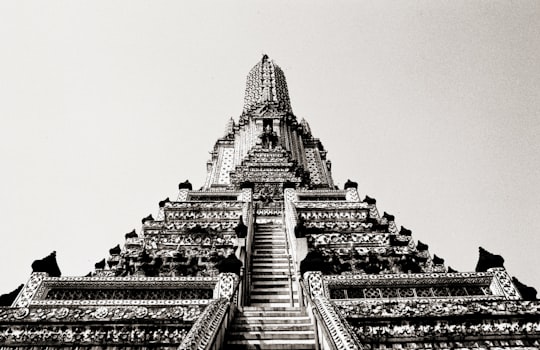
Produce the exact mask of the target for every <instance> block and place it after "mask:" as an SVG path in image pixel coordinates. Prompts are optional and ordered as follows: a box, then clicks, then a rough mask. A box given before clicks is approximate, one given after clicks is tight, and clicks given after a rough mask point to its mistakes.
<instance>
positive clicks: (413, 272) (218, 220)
mask: <svg viewBox="0 0 540 350" xmlns="http://www.w3.org/2000/svg"><path fill="white" fill-rule="evenodd" d="M207 167H208V175H207V178H206V181H205V183H204V186H203V187H202V188H201V189H200V190H198V191H194V190H193V189H192V185H191V184H190V183H189V182H188V181H186V182H183V183H181V184H180V185H179V195H178V197H177V200H176V201H171V200H169V198H167V199H165V200H163V201H161V202H160V203H159V206H158V208H157V214H156V216H155V219H154V217H153V216H152V215H149V216H148V217H145V218H144V219H143V220H142V229H141V230H140V231H139V232H136V231H135V230H133V231H132V232H129V233H127V234H125V241H124V244H123V245H118V246H116V247H113V248H111V249H110V251H109V256H108V258H107V259H104V260H102V261H99V262H97V263H96V265H95V270H94V271H92V272H91V273H90V274H88V276H85V277H58V275H59V273H58V272H57V271H58V268H57V267H56V269H54V268H53V269H49V268H48V267H47V266H48V265H47V264H49V263H50V260H51V259H52V260H54V255H52V258H51V257H48V258H47V259H48V260H47V261H46V262H43V261H42V262H38V263H36V264H35V265H33V268H34V271H35V272H34V273H32V274H31V276H30V278H29V280H28V282H27V283H26V285H25V286H24V287H23V288H22V289H21V290H20V292H19V293H18V295H17V296H16V298H15V299H14V300H13V301H12V302H10V305H9V306H6V307H0V344H1V345H2V347H3V348H6V349H10V348H21V349H22V348H29V347H36V348H37V347H39V348H51V349H52V348H60V347H61V348H66V347H72V348H79V349H91V348H98V347H99V348H110V349H116V348H125V347H129V348H133V349H150V348H151V349H158V348H159V349H219V348H220V347H221V346H222V344H223V339H224V337H225V334H226V333H227V331H228V329H229V328H228V326H229V324H230V322H231V320H233V319H234V314H235V310H236V309H237V308H239V309H242V308H243V307H245V306H248V305H249V304H250V297H249V293H250V276H251V271H249V270H246V269H250V268H251V260H250V256H251V252H252V247H251V245H252V242H253V237H254V232H255V231H257V227H258V225H259V226H264V225H267V226H266V227H267V228H266V229H267V230H268V227H270V226H271V227H272V229H280V228H283V229H282V231H281V232H283V231H285V235H286V244H285V248H284V249H286V255H287V258H286V259H285V260H286V262H287V263H286V264H287V266H289V267H288V269H290V271H292V272H293V273H292V275H291V274H289V275H290V276H289V277H288V278H289V282H288V283H290V286H291V302H293V301H292V300H293V297H292V296H293V294H294V295H295V296H296V299H298V300H299V305H293V306H294V307H297V308H301V309H302V310H304V311H305V310H307V313H308V314H309V316H310V317H311V320H312V322H313V327H315V328H316V329H317V339H316V340H317V342H318V343H319V344H320V348H322V349H326V348H332V349H435V348H436V349H472V348H482V349H537V348H540V343H539V340H540V302H538V301H536V300H524V298H523V296H522V295H521V293H520V290H518V288H517V287H516V284H514V283H513V281H512V279H511V277H510V275H509V274H508V272H507V271H506V270H505V269H504V267H502V262H501V261H500V260H501V259H502V258H501V259H498V260H497V259H495V258H496V257H495V258H493V257H494V256H493V255H491V254H489V253H487V252H485V251H484V253H482V251H481V254H484V255H483V257H484V260H483V261H482V264H481V268H479V269H478V271H475V272H456V271H453V270H451V269H449V268H447V267H446V265H445V264H444V260H443V259H441V258H440V257H437V256H436V255H432V254H431V253H430V252H429V249H428V248H429V247H428V245H427V244H425V243H422V242H419V241H415V240H414V239H413V236H412V232H411V231H410V230H409V229H407V228H405V227H403V226H398V225H397V224H396V221H395V217H394V216H393V215H391V214H388V213H386V212H383V214H382V215H381V214H380V213H379V210H378V208H377V206H376V200H375V199H373V198H370V197H369V196H365V197H363V198H364V199H361V198H362V197H361V196H360V195H359V193H358V190H357V184H356V183H354V182H352V181H350V180H349V181H347V183H346V184H345V188H344V189H338V188H336V187H335V186H334V182H333V180H332V175H331V163H330V161H329V160H327V159H326V151H325V149H324V147H323V146H322V144H321V142H320V141H319V140H318V139H316V138H314V137H313V135H312V132H311V129H310V127H309V125H308V123H307V122H306V121H305V120H301V121H298V120H297V118H296V116H295V115H294V114H293V112H292V108H291V104H290V99H289V94H288V89H287V84H286V81H285V76H284V74H283V71H282V70H281V69H280V68H279V67H278V66H277V65H276V64H275V63H274V62H273V61H271V60H270V59H269V58H268V57H267V56H266V55H265V56H264V57H263V58H262V59H261V61H260V62H258V63H257V64H256V65H255V67H254V68H253V69H252V70H251V71H250V73H249V75H248V78H247V84H246V96H245V101H244V108H243V111H242V114H241V115H240V116H239V118H238V120H237V121H234V120H230V121H229V122H228V124H227V128H226V133H225V135H224V136H223V137H222V138H220V139H218V141H217V142H216V144H215V146H214V149H213V151H212V152H211V159H210V161H209V162H208V163H207ZM269 225H270V226H269ZM272 225H273V226H272ZM280 249H281V248H280ZM499 258H500V257H499ZM490 259H492V260H493V259H495V260H496V262H490V261H491V260H490ZM495 260H493V261H495ZM44 261H45V259H44ZM270 267H271V266H270ZM293 291H294V293H293ZM528 299H535V298H528Z"/></svg>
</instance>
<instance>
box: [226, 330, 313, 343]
mask: <svg viewBox="0 0 540 350" xmlns="http://www.w3.org/2000/svg"><path fill="white" fill-rule="evenodd" d="M229 337H230V339H231V340H233V339H246V340H247V339H257V340H261V341H264V340H267V339H268V340H278V339H279V340H285V339H287V340H293V339H294V340H303V341H306V340H309V339H310V338H313V339H314V337H315V332H313V331H312V330H310V331H295V330H290V331H288V330H278V331H262V332H260V331H246V332H235V331H234V330H232V331H231V332H230V333H229ZM306 338H307V339H306Z"/></svg>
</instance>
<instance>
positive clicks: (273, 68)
mask: <svg viewBox="0 0 540 350" xmlns="http://www.w3.org/2000/svg"><path fill="white" fill-rule="evenodd" d="M264 105H274V106H276V107H278V108H279V109H281V110H282V111H284V112H291V113H292V109H291V102H290V99H289V91H288V89H287V82H286V81H285V75H284V74H283V71H282V70H281V68H279V66H278V65H276V64H275V63H274V62H273V61H272V60H270V59H269V58H268V56H267V55H263V57H262V59H261V60H260V61H259V62H258V63H257V64H256V65H255V66H254V67H253V68H252V69H251V71H250V72H249V74H248V77H247V81H246V94H245V97H244V112H249V111H251V110H253V109H255V108H257V107H260V106H264Z"/></svg>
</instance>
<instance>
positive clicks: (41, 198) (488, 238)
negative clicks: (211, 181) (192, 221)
mask: <svg viewBox="0 0 540 350" xmlns="http://www.w3.org/2000/svg"><path fill="white" fill-rule="evenodd" d="M0 43H1V45H2V54H1V55H0V118H1V121H2V124H1V125H2V127H1V129H0V160H1V163H0V164H1V167H2V171H0V217H1V222H2V226H1V230H2V231H1V238H2V247H3V249H2V251H3V253H2V255H1V256H0V277H1V281H2V282H0V283H1V284H0V294H2V293H5V292H9V291H11V290H13V289H15V288H16V287H17V286H18V285H19V284H20V283H23V282H25V281H26V280H27V278H28V277H29V275H30V272H31V268H30V265H31V263H32V261H33V260H35V259H39V258H42V257H44V256H46V255H48V254H49V253H50V252H51V251H53V250H56V251H57V257H58V262H59V265H60V269H61V270H62V272H63V275H66V276H70V275H85V274H86V273H88V272H89V271H91V270H92V269H93V265H94V263H95V262H97V261H99V260H101V259H102V258H104V257H106V256H107V255H108V249H109V248H111V247H113V246H115V245H116V244H118V243H122V242H123V240H124V234H125V233H126V232H129V231H131V230H132V229H133V228H136V229H137V232H139V231H140V226H141V222H140V220H141V218H143V217H145V216H147V215H148V214H150V213H152V214H154V216H155V214H156V213H157V209H158V202H159V201H160V200H162V199H164V198H165V197H170V198H171V199H175V198H176V196H177V185H178V183H179V182H181V181H184V180H186V179H189V180H190V181H191V182H192V183H193V184H194V187H195V188H199V187H200V186H202V184H203V182H204V178H205V174H206V170H205V168H206V161H207V160H208V159H209V157H210V155H209V153H208V152H209V151H210V150H211V149H212V147H213V144H214V142H215V140H216V139H217V138H218V137H220V136H221V135H222V134H223V132H224V128H225V125H226V122H227V120H228V119H229V118H230V117H235V118H237V117H238V116H239V115H240V113H241V111H242V105H243V93H244V84H245V77H246V75H247V73H248V72H249V70H250V69H251V67H252V66H253V65H255V64H256V63H257V61H258V60H260V58H261V55H262V54H263V53H267V54H268V55H269V56H270V57H271V58H273V59H274V61H275V62H276V63H277V64H278V65H279V66H280V67H281V68H282V69H283V70H284V72H285V75H286V78H287V82H288V85H289V92H290V97H291V103H292V108H293V111H294V113H295V114H296V116H297V117H298V118H305V119H306V120H308V121H309V123H310V124H311V128H312V131H313V134H314V135H315V137H319V138H320V139H321V141H322V142H323V144H324V145H325V147H326V149H327V150H328V158H329V159H331V160H332V163H333V174H334V180H335V181H336V183H338V184H339V185H340V187H342V186H343V184H344V183H345V182H346V181H347V179H348V178H350V179H352V180H354V181H357V182H358V183H359V192H360V195H361V196H362V197H363V196H364V195H365V194H368V195H369V196H371V197H375V198H376V199H377V200H378V202H377V205H378V208H379V211H380V212H381V213H382V212H383V211H387V212H389V213H391V214H394V215H395V216H396V224H397V225H398V226H399V225H403V226H405V227H406V228H409V229H411V230H412V231H413V237H414V238H415V239H416V240H418V239H420V240H421V241H423V242H424V243H427V244H429V247H430V252H431V253H432V254H437V255H438V256H440V257H442V258H444V259H445V261H446V264H447V265H449V266H451V267H453V268H454V269H457V270H459V271H473V270H474V268H475V266H476V261H477V256H478V246H483V247H484V248H486V249H487V250H488V251H491V252H493V253H496V254H501V255H502V256H504V258H505V260H506V263H505V266H506V268H507V270H508V271H509V273H510V274H511V275H512V276H516V277H518V278H519V279H520V280H521V281H522V282H524V283H526V284H529V285H532V286H534V287H536V288H537V289H539V291H540V273H539V271H540V254H538V251H539V249H540V238H539V234H540V222H539V220H538V215H537V213H539V212H540V157H539V155H540V59H539V57H540V2H539V1H493V0H490V1H470V0H467V1H434V0H429V1H390V2H383V1H372V2H362V1H340V2H336V1H332V2H330V1H313V0H309V1H294V2H293V1H282V2H280V1H216V2H178V1H159V2H157V1H65V2H61V1H46V2H45V1H2V2H0Z"/></svg>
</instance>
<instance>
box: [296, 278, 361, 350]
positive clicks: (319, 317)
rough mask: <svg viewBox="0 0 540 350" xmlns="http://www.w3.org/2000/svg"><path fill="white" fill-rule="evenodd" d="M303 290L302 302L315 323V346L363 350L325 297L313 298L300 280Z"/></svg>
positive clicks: (334, 349) (349, 328)
mask: <svg viewBox="0 0 540 350" xmlns="http://www.w3.org/2000/svg"><path fill="white" fill-rule="evenodd" d="M300 287H301V289H302V290H303V291H304V293H303V295H304V298H305V300H304V303H305V305H306V309H307V312H308V315H309V316H310V318H311V319H312V321H313V323H314V325H315V346H316V347H317V349H325V350H326V349H328V350H341V349H349V350H363V347H362V345H361V343H360V341H359V340H358V337H357V336H356V335H355V334H354V331H353V330H352V329H351V327H350V326H349V324H348V323H347V321H346V320H344V319H343V317H342V316H341V315H340V314H339V312H338V311H337V310H336V309H335V308H334V306H333V305H332V303H331V302H330V300H328V299H327V298H326V297H315V299H313V298H312V297H311V295H310V293H309V290H308V289H307V288H306V285H305V284H304V281H303V280H302V281H301V282H300Z"/></svg>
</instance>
